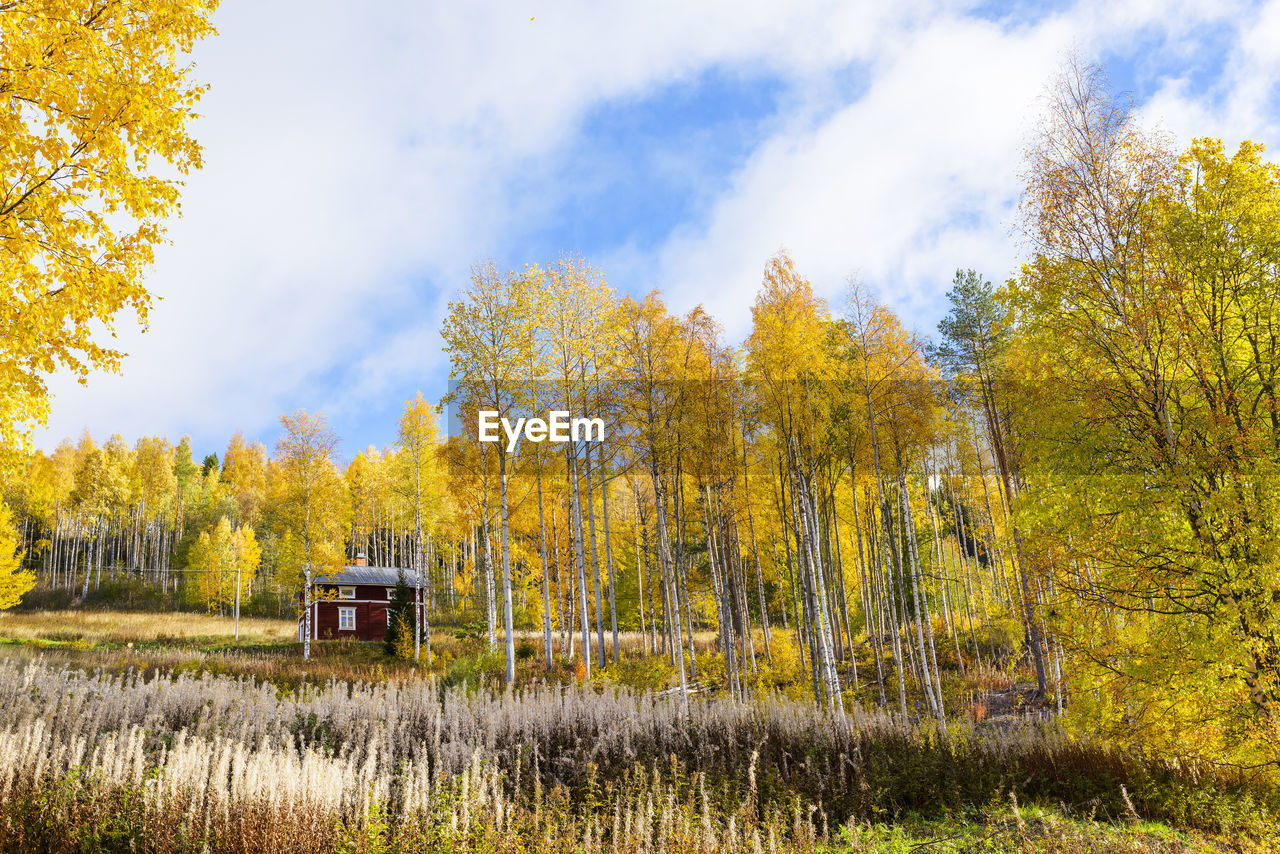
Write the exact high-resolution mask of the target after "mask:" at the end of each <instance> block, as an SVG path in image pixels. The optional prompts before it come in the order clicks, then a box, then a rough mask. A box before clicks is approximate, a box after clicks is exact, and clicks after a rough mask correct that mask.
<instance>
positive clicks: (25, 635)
mask: <svg viewBox="0 0 1280 854" xmlns="http://www.w3.org/2000/svg"><path fill="white" fill-rule="evenodd" d="M297 636H298V626H297V623H295V622H293V621H292V620H271V619H261V618H245V617H241V618H240V642H241V643H247V644H252V643H282V642H286V641H290V640H294V639H296V638H297ZM234 637H235V621H234V620H233V619H232V618H230V617H218V616H213V615H205V614H191V613H185V612H167V613H143V612H137V611H85V610H74V611H28V612H14V611H0V638H14V639H19V640H49V641H85V642H88V643H119V644H127V643H146V642H155V641H161V642H163V641H196V640H199V641H201V642H207V643H217V642H230V641H231V640H232V639H233V638H234Z"/></svg>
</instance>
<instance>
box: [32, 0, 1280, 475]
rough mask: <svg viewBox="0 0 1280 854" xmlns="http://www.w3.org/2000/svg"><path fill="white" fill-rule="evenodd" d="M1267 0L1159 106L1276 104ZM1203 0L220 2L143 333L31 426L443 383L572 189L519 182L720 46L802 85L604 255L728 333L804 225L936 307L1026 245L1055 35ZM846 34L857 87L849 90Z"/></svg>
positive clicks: (1086, 40)
mask: <svg viewBox="0 0 1280 854" xmlns="http://www.w3.org/2000/svg"><path fill="white" fill-rule="evenodd" d="M1276 8H1277V5H1276V4H1274V3H1273V4H1272V6H1271V7H1270V8H1269V9H1268V10H1266V11H1265V12H1263V13H1259V14H1258V15H1257V18H1258V22H1257V26H1256V27H1253V28H1252V29H1251V30H1250V31H1249V32H1246V33H1244V35H1243V36H1242V37H1241V45H1240V47H1241V50H1240V51H1239V52H1238V55H1237V57H1236V59H1234V60H1233V63H1234V64H1233V65H1232V67H1231V72H1230V75H1231V76H1230V79H1231V87H1232V88H1231V94H1230V95H1229V96H1228V97H1227V98H1226V100H1225V101H1224V106H1218V107H1213V108H1210V107H1206V106H1203V105H1197V104H1195V103H1193V102H1191V101H1190V100H1189V99H1188V98H1187V97H1185V96H1184V95H1183V94H1181V93H1182V92H1183V91H1184V90H1183V89H1181V88H1180V87H1181V86H1182V85H1183V84H1181V83H1180V82H1179V81H1178V80H1170V81H1169V82H1168V84H1167V86H1165V87H1164V88H1163V89H1162V90H1161V92H1160V94H1159V95H1158V96H1157V98H1156V99H1154V100H1153V104H1152V106H1151V109H1153V110H1155V109H1163V110H1164V111H1165V112H1166V113H1167V114H1171V115H1173V114H1176V115H1178V116H1181V117H1184V118H1186V119H1187V121H1188V122H1189V123H1194V122H1201V120H1202V119H1203V118H1204V116H1205V115H1206V114H1207V113H1208V112H1213V113H1214V115H1217V116H1219V117H1220V118H1221V119H1222V120H1224V121H1226V120H1230V121H1232V122H1236V123H1238V124H1240V125H1243V123H1244V122H1246V121H1247V120H1252V121H1255V123H1256V124H1257V125H1258V127H1259V128H1261V129H1264V130H1274V129H1275V128H1274V120H1275V116H1274V115H1271V114H1270V113H1268V112H1267V109H1266V107H1267V98H1268V97H1269V94H1268V93H1269V91H1273V90H1267V89H1266V88H1265V85H1266V84H1265V82H1257V83H1255V82H1254V81H1253V80H1252V79H1251V77H1250V73H1251V72H1252V71H1253V70H1254V69H1256V68H1257V67H1260V66H1265V67H1266V68H1267V69H1268V73H1269V74H1271V75H1272V79H1274V75H1275V69H1276V57H1275V54H1274V47H1273V46H1274V45H1276V44H1277V43H1280V39H1277V38H1276V37H1275V36H1274V35H1272V37H1271V38H1269V39H1268V37H1267V36H1268V33H1273V32H1274V28H1275V27H1276V26H1277V24H1276V20H1277V19H1280V13H1277V12H1276ZM1212 14H1219V13H1214V12H1212V10H1211V7H1209V6H1206V5H1204V4H1199V5H1197V4H1194V3H1188V4H1184V5H1183V6H1182V7H1180V8H1179V9H1178V10H1176V14H1175V15H1172V16H1170V15H1168V7H1167V4H1163V3H1154V2H1153V3H1150V4H1148V5H1147V6H1145V7H1143V6H1133V5H1131V4H1114V3H1106V2H1101V0H1084V2H1083V3H1082V5H1081V6H1079V7H1077V8H1076V9H1075V10H1072V11H1068V12H1065V13H1062V14H1059V15H1056V16H1053V17H1050V18H1049V19H1047V20H1045V21H1043V22H1041V23H1038V24H1034V25H1024V24H1014V23H992V22H987V21H982V20H976V19H971V18H967V17H965V16H964V14H963V8H962V7H958V6H955V5H953V4H948V3H941V2H938V3H933V2H930V3H918V4H914V5H911V6H909V7H908V6H905V4H896V3H891V2H883V3H878V4H864V3H856V4H855V3H847V2H841V0H830V2H812V3H806V4H781V3H776V2H754V3H742V2H716V3H698V4H687V3H679V2H675V0H663V2H654V3H647V4H636V3H627V4H602V3H594V2H588V0H579V2H576V3H557V4H543V3H529V4H527V5H526V6H524V7H519V6H514V5H512V4H510V3H499V2H492V3H452V4H430V5H429V6H427V5H424V4H414V3H408V2H405V3H398V4H390V3H382V4H376V5H368V4H365V5H360V4H343V3H337V2H330V3H315V4H300V3H284V2H265V0H264V2H261V3H254V4H224V5H223V7H222V8H221V10H220V11H219V13H218V19H217V22H218V26H219V29H220V31H221V34H220V35H219V36H218V37H217V38H215V39H213V40H211V41H209V42H207V43H206V44H204V45H202V46H201V47H200V49H199V53H198V56H197V59H198V62H199V72H198V73H199V76H200V77H201V78H202V79H204V80H207V81H209V82H210V83H211V84H212V87H213V88H212V90H211V92H210V93H209V95H208V96H207V97H206V99H205V101H204V102H203V104H202V111H203V112H204V113H205V118H204V119H202V120H201V121H200V122H199V123H198V125H197V127H196V133H197V135H198V137H199V138H200V140H201V141H202V142H203V143H204V144H205V146H206V161H207V165H206V168H205V169H204V170H203V171H202V172H200V173H198V174H196V175H194V176H192V177H191V178H190V180H189V183H188V186H187V188H186V191H185V193H184V199H183V209H184V218H183V219H182V220H181V221H179V222H177V223H175V224H174V225H173V227H172V228H171V230H170V237H171V239H172V241H173V245H172V246H171V247H168V248H166V249H165V250H163V252H162V253H161V254H160V257H159V258H158V261H157V264H156V267H155V270H154V273H153V275H152V277H151V284H152V286H153V289H154V291H155V292H156V294H157V295H158V296H160V297H162V301H161V302H159V303H158V304H157V306H156V308H155V310H154V311H153V314H152V319H151V331H150V332H149V333H147V334H146V335H140V334H138V333H137V332H136V330H133V329H132V328H131V324H129V323H128V322H123V323H122V324H121V330H120V341H121V346H122V347H123V349H125V350H127V351H129V352H130V353H131V355H130V357H129V358H128V359H127V360H126V362H125V366H124V368H125V373H124V374H123V376H119V377H115V376H101V375H99V376H94V377H92V378H91V381H90V385H89V387H87V388H78V387H76V386H75V385H74V384H73V383H71V382H70V381H68V380H66V379H65V378H57V379H55V381H54V384H53V386H54V389H55V391H56V398H55V401H54V415H53V418H52V419H51V424H50V427H49V429H48V430H47V431H45V432H44V434H43V436H42V437H41V441H42V444H45V445H52V444H54V443H55V442H56V441H57V439H58V438H59V437H61V436H63V435H68V434H70V435H74V434H76V433H78V432H79V430H80V429H81V428H82V427H83V426H88V427H89V428H91V429H92V430H93V431H94V432H95V433H98V434H105V433H108V432H112V431H115V430H119V431H122V432H123V433H124V434H125V435H126V436H127V437H130V438H132V437H135V436H137V435H140V434H144V433H167V434H168V435H169V436H170V437H171V438H175V439H176V438H177V437H178V436H179V435H181V434H182V433H184V432H191V433H193V434H195V435H196V437H197V439H198V440H201V441H207V442H214V441H221V439H222V437H225V436H226V435H229V434H230V433H231V432H233V431H234V430H236V429H240V428H243V429H244V430H245V431H246V432H247V433H249V434H250V435H260V436H263V437H264V438H269V437H270V435H271V434H272V433H273V422H274V419H275V417H276V416H277V415H278V414H279V413H281V412H283V411H287V410H291V409H294V408H298V407H304V408H308V409H316V408H322V407H323V408H325V409H326V410H328V411H329V412H330V413H331V414H332V415H333V416H334V417H335V418H342V419H348V420H352V421H354V420H356V419H357V415H358V413H359V411H360V410H361V409H362V408H382V409H386V408H389V409H390V410H391V411H396V410H398V408H399V406H400V403H401V400H400V399H399V398H401V397H402V396H403V394H402V392H403V391H404V389H405V388H410V389H412V388H413V387H420V388H422V389H423V390H424V391H426V392H427V393H428V394H430V393H432V391H433V390H434V391H437V392H438V391H439V390H440V389H442V388H443V385H444V375H445V368H444V366H443V365H442V363H441V355H440V351H439V342H438V338H437V337H436V329H438V327H439V319H440V312H441V310H442V308H443V303H444V301H445V300H446V299H447V298H448V297H449V295H450V294H451V292H452V291H453V289H454V288H456V287H457V286H459V285H460V284H462V283H463V282H464V281H465V279H466V275H467V270H468V268H469V266H470V264H471V263H472V262H474V261H476V260H480V259H483V258H485V257H488V256H489V255H507V254H510V251H511V246H512V244H513V242H516V244H517V245H518V241H519V240H520V239H521V235H524V234H528V233H529V232H530V231H531V229H530V225H529V222H530V220H531V219H532V218H536V217H540V216H546V215H548V212H550V211H554V210H555V208H556V205H555V200H554V199H547V200H540V199H529V198H526V197H522V196H521V195H520V194H519V193H517V192H515V191H513V189H512V188H513V186H514V185H516V184H518V183H519V182H520V180H522V179H523V178H524V177H525V176H526V175H528V174H531V173H534V172H536V171H537V170H539V169H541V168H544V164H545V163H546V162H547V161H548V159H549V158H553V157H554V156H555V154H556V153H557V152H560V151H563V150H564V149H565V147H566V146H568V145H569V144H571V143H572V142H573V141H574V140H575V135H576V133H577V130H578V124H579V123H580V121H581V120H582V118H583V116H584V115H585V114H586V113H587V111H589V110H590V109H591V108H592V107H594V106H597V105H599V104H602V103H606V102H609V101H610V100H612V99H617V98H622V97H629V96H639V95H644V94H645V93H648V92H652V91H654V90H656V89H657V88H659V87H663V86H668V85H671V84H673V83H678V82H680V81H685V80H692V79H694V78H695V77H696V76H697V75H699V74H700V73H702V72H705V71H706V70H707V69H708V68H711V67H729V68H742V69H749V70H751V71H752V72H754V73H767V74H772V75H779V76H781V77H783V78H785V79H786V80H788V81H790V82H791V83H792V85H793V91H794V93H795V94H794V96H793V97H791V98H789V99H788V100H787V102H786V105H785V110H786V111H785V112H784V114H783V115H780V116H777V117H774V119H772V120H771V122H770V123H769V125H768V128H769V131H770V134H769V137H768V138H767V139H766V140H765V141H764V142H763V143H762V144H761V145H760V146H759V148H758V149H757V150H756V151H754V152H753V153H752V155H751V156H750V158H749V159H748V161H747V162H746V164H745V165H744V166H743V167H742V168H741V169H740V170H739V171H738V172H737V173H736V174H735V175H734V176H733V177H732V180H731V182H730V185H729V188H728V189H727V191H726V192H724V193H723V195H722V196H721V197H720V198H719V199H717V200H716V201H715V203H714V205H713V206H712V209H711V215H710V217H709V218H708V219H707V220H706V221H705V222H698V223H684V224H673V226H674V231H673V233H672V235H671V237H670V239H669V240H668V241H667V242H666V243H665V245H663V246H661V247H660V248H658V249H657V250H655V251H647V250H644V251H642V250H639V249H637V248H636V247H635V246H632V245H628V242H627V241H628V236H627V235H619V236H618V244H617V246H616V247H615V249H614V250H613V251H612V253H611V254H610V253H609V251H608V249H607V248H606V249H605V251H603V252H602V258H601V260H602V261H603V262H604V263H605V265H606V272H611V269H610V265H617V266H616V268H615V269H616V271H617V272H618V273H619V275H616V276H615V277H614V278H615V279H620V280H628V279H630V280H632V281H640V280H641V278H644V280H645V281H652V282H653V284H655V285H658V286H661V287H663V288H664V289H665V290H666V291H667V292H668V293H669V294H672V295H674V296H673V303H674V304H677V305H679V304H680V302H679V301H680V300H684V301H685V302H688V303H691V302H693V301H697V300H702V301H704V302H706V304H707V305H708V307H709V308H711V309H712V311H713V312H714V313H715V314H716V315H717V316H718V317H719V318H720V319H721V320H722V321H723V322H725V324H726V326H727V327H728V330H729V332H730V334H732V335H735V336H736V335H740V334H741V333H742V332H743V331H744V322H745V318H746V316H747V307H748V305H749V303H750V301H751V299H752V298H753V296H754V293H755V290H756V288H757V286H758V284H759V278H760V270H761V267H762V265H763V263H764V261H765V259H766V258H767V257H768V256H769V255H770V254H772V253H773V252H774V251H776V250H777V249H778V248H779V247H781V246H784V245H785V246H786V247H787V248H788V249H789V250H791V251H792V252H793V254H794V255H795V257H796V259H797V262H798V263H799V265H800V267H801V269H802V270H803V271H805V272H806V273H807V274H808V275H809V276H810V277H811V278H812V279H813V280H814V282H815V284H816V285H817V286H819V288H821V289H824V290H826V291H827V292H828V293H833V292H834V291H835V289H837V288H838V286H839V284H840V282H842V281H843V279H844V276H845V274H847V273H848V272H850V271H852V270H854V269H855V268H856V269H858V270H860V272H861V274H862V275H863V277H864V278H865V279H867V280H868V281H870V282H871V283H873V284H880V285H883V286H884V287H885V288H886V291H887V292H886V296H888V297H889V298H890V299H891V300H892V301H893V302H895V304H897V305H899V306H900V307H902V308H904V309H906V310H910V311H913V312H915V315H916V316H918V317H927V316H928V314H929V312H930V310H931V305H932V304H933V301H934V300H935V299H936V296H937V294H939V293H940V292H941V290H945V286H946V283H947V282H948V281H949V280H950V276H951V272H952V270H953V268H954V267H955V266H957V265H963V266H974V267H977V268H979V269H981V270H983V271H985V272H986V273H987V274H988V275H990V276H992V277H997V276H1002V275H1004V274H1005V273H1006V272H1008V270H1009V268H1010V266H1011V259H1012V254H1013V251H1014V247H1013V243H1012V239H1011V238H1010V236H1009V227H1010V225H1011V222H1010V218H1011V210H1010V202H1011V200H1012V198H1013V194H1014V193H1015V190H1016V187H1015V179H1014V167H1015V165H1016V162H1017V155H1018V151H1019V148H1020V144H1021V134H1022V131H1023V129H1024V127H1025V124H1026V120H1027V117H1028V114H1029V111H1031V110H1032V109H1033V107H1034V99H1035V97H1036V95H1037V93H1038V92H1039V90H1040V88H1041V86H1042V85H1043V82H1044V80H1045V78H1046V76H1047V75H1048V73H1049V72H1050V71H1051V70H1052V68H1053V67H1054V65H1055V64H1056V63H1057V62H1058V61H1059V60H1060V58H1061V56H1062V55H1063V53H1064V51H1065V50H1067V49H1069V48H1071V47H1073V46H1077V45H1080V46H1083V47H1085V48H1086V49H1093V50H1099V51H1101V50H1114V49H1120V48H1122V47H1123V45H1124V42H1125V39H1126V38H1127V37H1131V36H1132V34H1133V33H1134V32H1135V31H1137V30H1140V29H1144V28H1152V27H1155V28H1158V29H1161V30H1162V31H1164V32H1166V33H1167V34H1168V35H1169V37H1170V38H1172V39H1174V40H1175V41H1176V42H1178V43H1179V44H1181V43H1183V42H1185V41H1186V40H1189V39H1190V40H1193V39H1194V38H1195V36H1194V32H1195V26H1196V23H1197V22H1199V21H1201V20H1203V19H1204V18H1206V17H1209V16H1211V15H1212ZM530 17H532V18H533V20H532V21H531V20H529V19H530ZM854 62H858V63H866V64H867V65H866V67H867V68H869V69H870V79H869V85H868V87H867V89H866V90H865V92H863V93H862V94H861V96H860V97H859V98H858V99H857V100H855V101H854V102H853V103H848V104H837V105H836V107H835V108H834V109H830V107H831V104H830V99H831V97H832V93H833V92H836V91H838V87H834V86H833V85H832V79H833V75H835V74H839V73H843V72H844V71H845V70H846V69H847V68H848V66H850V64H851V63H854ZM1259 87H1262V88H1259ZM1197 110H1199V111H1200V112H1196V111H1197ZM1178 111H1181V112H1178ZM1260 116H1265V117H1266V118H1265V120H1264V119H1262V118H1259V117H1260ZM1192 120H1194V122H1192ZM640 270H645V271H653V270H656V271H657V276H656V278H652V277H651V276H644V277H641V276H640V275H639V273H638V271H640ZM682 307H683V306H682ZM388 398H395V399H394V400H388ZM393 421H394V419H393V418H391V419H388V424H387V429H386V433H385V434H384V435H385V436H386V437H389V436H390V433H391V432H392V431H393V430H394V423H393ZM349 438H350V439H351V443H350V444H351V445H352V447H350V448H349V449H348V450H354V447H356V446H359V445H362V444H364V443H365V442H366V441H370V440H373V439H374V438H375V437H372V436H369V437H366V436H351V437H349Z"/></svg>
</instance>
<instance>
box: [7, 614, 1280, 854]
mask: <svg viewBox="0 0 1280 854" xmlns="http://www.w3.org/2000/svg"><path fill="white" fill-rule="evenodd" d="M0 627H2V628H3V631H0V636H5V637H9V638H27V639H28V640H26V641H24V642H10V643H6V644H4V645H3V646H0V650H2V651H3V652H0V655H2V656H3V658H0V801H2V802H3V806H2V807H0V809H2V812H0V820H2V821H3V825H2V826H0V849H2V850H6V851H76V850H151V851H187V850H209V851H258V850H267V849H270V850H273V851H275V852H279V854H285V852H293V851H298V852H303V851H306V852H320V851H385V850H402V851H435V850H458V851H526V850H535V849H537V850H542V851H561V850H581V851H615V850H617V851H636V852H640V851H715V850H738V851H750V852H757V851H759V852H765V851H769V852H773V851H836V850H841V851H843V850H852V851H885V852H888V851H916V850H922V851H970V850H982V851H1144V850H1156V851H1218V850H1269V849H1268V848H1267V846H1268V844H1269V843H1268V840H1267V836H1266V834H1267V832H1268V829H1269V827H1273V826H1274V825H1273V824H1269V822H1272V820H1273V819H1274V817H1275V815H1276V812H1275V810H1276V806H1277V805H1276V803H1275V794H1274V792H1268V791H1266V790H1260V789H1255V788H1252V787H1250V786H1249V785H1246V784H1244V783H1243V782H1242V781H1240V780H1238V779H1230V778H1225V777H1214V776H1211V775H1204V774H1201V775H1198V776H1196V775H1193V774H1191V773H1188V772H1187V771H1185V770H1183V769H1179V768H1178V767H1176V765H1174V764H1172V763H1163V762H1159V761H1156V760H1151V759H1149V760H1145V761H1139V760H1137V759H1135V758H1133V757H1130V756H1126V755H1123V754H1121V753H1118V752H1115V751H1113V750H1111V749H1110V748H1108V747H1106V746H1105V745H1103V744H1101V743H1096V742H1092V741H1090V740H1088V739H1081V738H1077V737H1073V736H1070V735H1068V734H1067V733H1066V732H1064V731H1063V730H1062V729H1060V728H1059V727H1058V726H1057V725H1056V724H1055V723H1053V722H1052V721H1043V720H1031V719H1027V720H1023V721H1020V722H1018V721H1015V722H1010V721H1004V722H1002V723H1000V724H999V725H994V724H992V723H991V722H990V721H988V722H975V721H973V720H972V719H971V718H964V717H957V718H955V719H954V720H953V721H951V722H950V724H949V728H948V733H947V734H946V735H945V736H944V735H943V734H942V733H941V732H940V731H939V729H938V728H937V726H936V724H933V723H931V722H929V721H927V720H925V721H907V722H904V721H902V720H900V719H897V718H895V717H893V716H890V715H887V714H885V713H882V712H878V711H873V710H866V709H861V708H858V709H854V710H852V711H851V712H850V713H849V714H845V715H840V714H831V713H828V712H825V711H823V710H820V709H818V708H816V707H814V705H813V704H812V702H811V701H801V700H791V699H787V698H786V697H783V696H781V695H779V694H777V693H771V694H764V693H761V694H758V695H757V696H756V697H755V698H754V699H752V700H745V701H740V700H734V699H731V698H728V697H724V696H714V695H699V696H695V697H693V698H691V700H690V703H689V706H688V708H687V709H685V708H684V706H683V704H682V702H681V700H680V698H679V697H678V696H677V695H674V694H671V693H662V694H659V693H654V692H650V691H640V690H635V689H632V688H629V687H627V686H626V685H622V684H619V683H616V682H610V681H608V680H607V679H600V680H595V681H593V682H592V683H591V684H588V685H582V684H578V683H575V682H573V681H572V679H571V678H570V680H569V684H545V683H544V684H537V685H530V686H528V687H525V688H522V689H519V690H515V691H503V690H496V689H494V688H490V687H476V686H475V685H474V684H470V685H468V684H467V683H465V682H464V683H463V684H461V685H458V686H456V687H451V686H450V681H451V680H449V679H448V678H446V675H445V674H446V673H447V672H448V670H449V667H448V666H446V665H443V664H442V665H441V666H440V667H439V668H438V670H440V671H441V674H440V675H436V674H431V673H424V672H423V671H415V670H413V669H411V668H409V667H408V666H407V664H405V663H399V662H394V661H392V660H389V659H382V658H381V654H380V652H379V651H378V649H377V647H376V645H351V644H341V643H322V644H319V645H318V647H317V653H318V658H317V659H316V660H314V661H312V662H309V663H308V662H302V661H301V659H300V658H298V657H297V656H296V653H295V652H293V651H292V649H291V648H289V647H286V646H283V645H282V644H281V643H280V638H281V632H282V631H284V630H285V629H287V628H290V627H291V624H288V623H285V624H284V625H279V624H276V623H274V622H272V621H254V623H253V629H252V631H253V634H249V633H248V632H246V631H245V629H246V625H245V623H243V622H242V626H241V628H242V642H241V644H240V645H238V646H236V645H233V644H231V643H230V638H229V634H228V628H229V627H228V623H227V621H223V620H219V619H217V618H212V617H208V618H206V617H198V616H188V615H177V614H170V615H138V614H128V613H102V614H91V613H76V612H70V613H49V614H44V615H37V614H28V615H21V614H9V615H5V616H4V617H0ZM42 634H43V636H44V638H45V639H43V640H36V639H35V638H39V637H40V636H41V635H42ZM50 637H53V638H55V639H54V640H52V641H50V640H49V638H50ZM50 643H52V644H53V645H52V646H50ZM130 644H133V647H132V648H130V646H129V645H130ZM437 645H438V646H439V647H440V648H441V650H442V653H443V657H444V658H452V659H453V661H454V662H457V661H458V660H460V658H465V652H466V648H465V644H463V643H462V642H460V641H458V640H457V639H456V638H445V637H443V636H442V637H441V638H440V639H439V641H438V642H437ZM344 670H345V672H350V673H357V674H365V678H359V679H356V680H354V681H353V680H351V679H343V678H340V677H338V676H335V675H334V674H335V673H339V672H344ZM569 672H570V673H571V671H569ZM303 674H306V676H305V678H304V675H303ZM37 817H38V819H39V820H36V819H37Z"/></svg>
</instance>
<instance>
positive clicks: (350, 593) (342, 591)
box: [338, 587, 356, 599]
mask: <svg viewBox="0 0 1280 854" xmlns="http://www.w3.org/2000/svg"><path fill="white" fill-rule="evenodd" d="M338 598H339V599H354V598H356V589H355V588H354V587H339V588H338Z"/></svg>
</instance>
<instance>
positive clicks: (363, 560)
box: [355, 552, 369, 566]
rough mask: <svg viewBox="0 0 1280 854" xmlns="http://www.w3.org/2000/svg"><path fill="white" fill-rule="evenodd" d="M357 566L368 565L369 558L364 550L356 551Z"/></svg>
mask: <svg viewBox="0 0 1280 854" xmlns="http://www.w3.org/2000/svg"><path fill="white" fill-rule="evenodd" d="M355 565H356V566H368V565H369V559H368V558H367V557H365V556H364V552H356V563H355Z"/></svg>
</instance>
